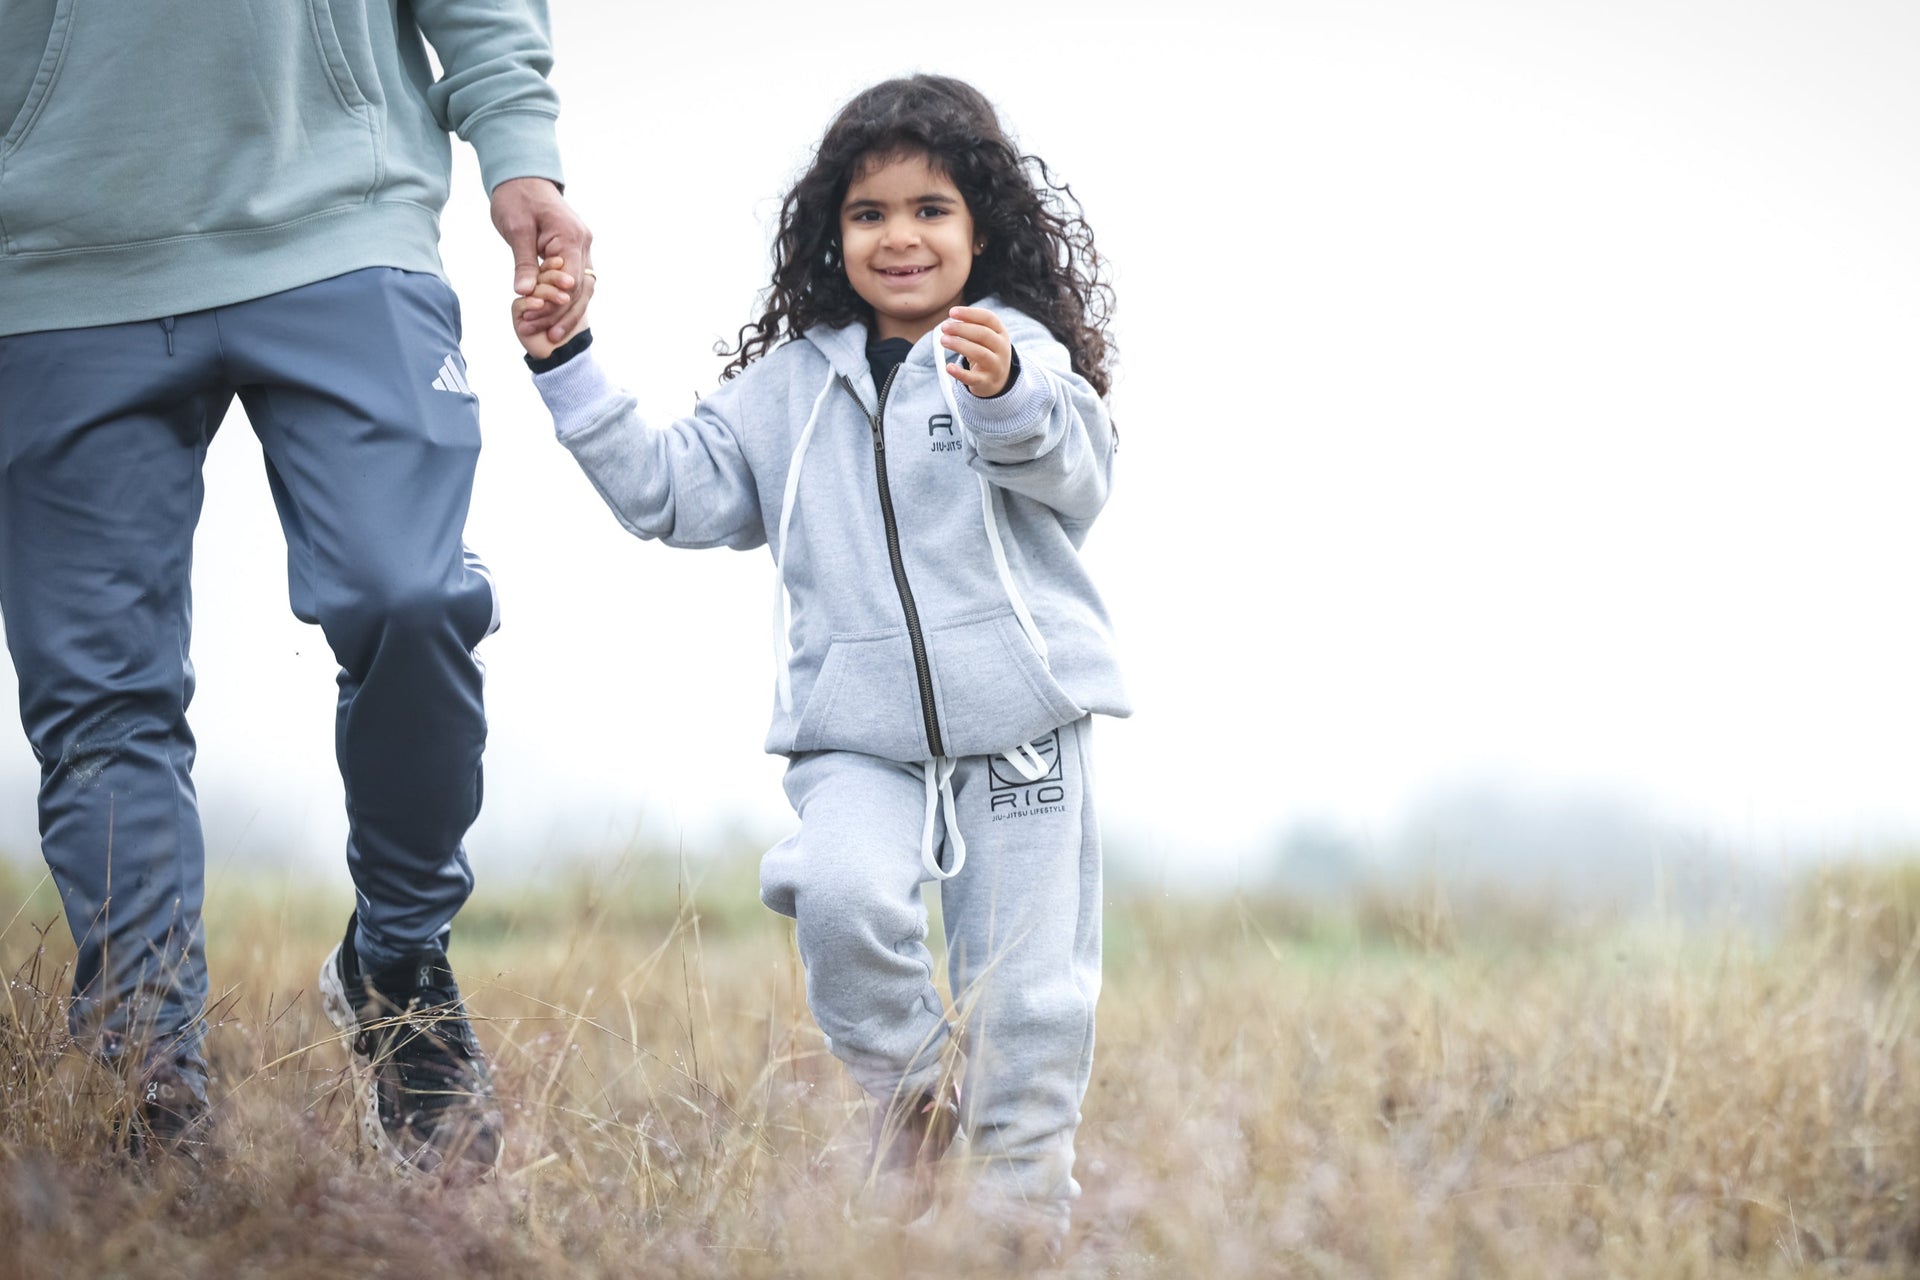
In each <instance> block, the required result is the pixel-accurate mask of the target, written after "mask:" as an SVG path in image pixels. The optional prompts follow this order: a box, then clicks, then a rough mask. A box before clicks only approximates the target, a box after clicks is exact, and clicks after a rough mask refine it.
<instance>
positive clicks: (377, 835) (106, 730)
mask: <svg viewBox="0 0 1920 1280" xmlns="http://www.w3.org/2000/svg"><path fill="white" fill-rule="evenodd" d="M459 342H460V316H459V304H458V301H457V299H456V298H455V296H454V293H453V291H452V290H451V289H450V288H449V287H448V286H447V285H446V283H445V282H444V281H442V280H440V279H438V278H437V277H434V276H428V275H420V274H414V273H409V272H403V271H398V270H393V269H388V268H373V269H369V270H365V271H356V272H352V273H350V274H348V275H343V276H339V277H336V278H333V279H330V280H322V281H319V282H318V283H315V284H311V285H306V286H303V287H301V288H297V289H291V290H288V291H286V292H284V293H278V294H273V295H270V296H268V297H264V298H259V299H256V300H253V301H249V302H242V303H237V304H234V305H232V306H225V307H218V308H214V309H212V310H209V311H201V312H196V313H193V314H189V315H181V316H176V317H170V318H168V319H167V320H164V321H144V322H140V323H134V324H118V325H106V326H100V327H96V328H85V329H67V330H53V331H47V332H40V333H28V334H20V335H15V336H11V337H0V613H4V617H5V622H6V638H7V645H8V648H9V650H10V651H11V653H12V657H13V662H14V666H15V668H16V670H17V671H18V673H19V678H20V716H21V722H22V724H23V725H24V727H25V729H26V733H27V737H28V740H29V741H30V742H31V744H32V747H33V750H34V754H35V755H36V757H37V758H38V759H39V762H40V770H41V772H40V797H39V804H40V834H41V841H42V848H43V851H44V853H45V855H46V859H47V863H48V865H49V866H50V867H51V868H52V871H53V876H54V880H55V883H56V884H57V885H58V887H59V890H60V895H61V899H62V903H63V906H64V909H65V912H66V917H67V923H68V925H69V927H70V928H71V929H72V931H73V935H74V939H75V941H76V942H77V943H78V945H79V962H78V966H77V969H76V972H75V975H74V995H75V1001H74V1006H73V1022H74V1027H75V1030H76V1032H78V1033H80V1034H81V1035H83V1036H86V1037H88V1038H90V1039H93V1040H94V1042H95V1043H96V1044H97V1045H98V1046H99V1047H100V1048H101V1049H102V1051H104V1052H105V1053H107V1054H108V1055H109V1056H111V1055H113V1054H114V1053H115V1052H117V1046H119V1045H121V1044H124V1043H126V1042H127V1040H128V1039H129V1038H130V1037H136V1036H137V1037H142V1038H151V1039H155V1040H158V1041H161V1042H163V1043H164V1046H166V1051H170V1052H172V1053H173V1054H174V1055H175V1056H179V1057H182V1058H192V1057H197V1050H198V1043H199V1038H200V1033H199V1018H200V1015H201V1012H202V1010H203V1008H204V1005H205V1002H206V993H207V974H206V961H205V958H204V954H203V947H202V938H203V930H202V927H201V920H200V910H201V893H202V884H203V878H204V867H203V864H204V860H205V859H204V847H203V844H202V839H201V832H200V820H199V813H198V810H197V808H196V804H195V798H194V788H193V781H192V769H193V756H194V740H193V734H192V733H191V731H190V730H189V729H188V726H187V706H188V703H189V702H190V701H191V700H192V698H193V663H192V660H191V659H190V657H189V652H188V650H189V645H188V639H189V631H190V629H191V623H192V603H191V599H190V588H189V570H190V567H191V564H192V551H193V532H194V526H195V524H196V523H197V521H198V520H199V516H200V506H201V496H202V487H201V484H202V478H201V464H202V462H203V460H204V459H205V456H206V450H207V446H208V443H209V442H210V441H211V439H212V437H213V434H214V432H215V430H216V429H217V428H218V426H219V424H220V421H221V419H222V418H223V417H224V416H225V414H226V411H227V408H228V406H229V404H230V403H231V402H232V399H233V398H234V397H235V396H238V397H239V398H240V403H241V405H242V407H243V408H244V409H245V410H246V415H247V418H248V421H249V422H250V423H251V424H252V426H253V430H254V432H255V434H256V435H257V436H258V437H259V439H260V444H261V447H262V449H263V451H264V453H265V456H266V463H267V479H268V483H269V485H270V486H271V488H272V492H273V498H274V502H275V505H276V506H277V508H278V510H279V514H280V522H281V526H282V528H283V530H284V532H285V534H286V540H287V577H288V587H289V593H290V596H291V601H292V605H293V612H294V613H295V615H297V616H298V617H299V618H301V619H302V620H303V621H306V622H311V623H318V624H319V626H320V627H321V629H322V631H323V632H324V633H325V635H326V639H327V643H328V644H329V645H330V646H331V647H332V650H333V653H334V656H335V658H336V659H337V660H338V662H339V664H340V676H339V690H340V694H339V717H338V722H337V728H336V753H337V755H338V759H339V764H340V773H341V778H342V780H343V782H344V784H345V792H346V806H347V816H348V824H349V834H348V840H347V863H348V867H349V869H350V871H351V873H352V876H353V881H354V885H355V890H356V898H357V905H358V908H359V911H360V919H361V937H360V945H361V949H362V954H363V955H364V956H367V957H369V959H370V961H371V962H373V963H379V962H380V961H382V960H384V959H390V958H397V957H398V956H399V955H401V954H404V953H406V952H408V951H412V950H416V949H418V948H420V947H421V946H424V945H427V944H429V943H431V942H434V941H436V940H438V939H440V938H442V937H443V936H444V935H445V932H446V930H447V927H448V923H449V922H450V921H451V920H452V919H453V916H454V914H455V912H457V911H458V910H459V909H460V907H461V905H462V904H463V903H464V902H465V901H466V898H467V895H468V893H469V892H470V890H471V888H472V884H473V876H472V872H471V870H470V869H469V867H468V864H467V857H466V852H465V849H464V848H463V846H462V839H463V837H464V836H465V834H466V831H467V828H468V827H469V826H470V825H471V824H472V822H473V820H474V818H475V817H476V816H477V815H478V813H479V810H480V793H481V785H480V756H481V750H482V747H483V745H484V743H485V739H486V720H485V715H484V712H483V710H482V704H481V670H480V667H479V664H478V662H477V661H476V659H475V658H474V655H473V649H474V647H475V646H476V645H477V644H478V643H479V642H480V640H481V638H482V637H484V636H485V635H487V634H488V633H489V632H490V631H491V630H492V629H493V628H494V627H495V626H496V625H497V624H498V621H499V618H498V612H497V609H496V605H495V599H494V593H493V586H492V582H491V580H490V578H489V577H488V576H487V573H486V571H485V569H484V568H483V567H482V566H480V564H479V562H478V561H477V560H475V559H474V558H473V557H472V556H471V555H470V554H469V553H468V552H467V551H466V548H465V545H464V543H463V540H462V533H463V529H464V526H465V524H466V518H467V506H468V500H469V497H470V495H471V493H472V488H473V474H474V464H475V461H476V459H477V457H478V454H479V449H480V428H479V417H478V407H477V402H476V400H475V399H474V397H473V395H472V393H471V392H470V391H469V390H468V388H467V385H466V379H465V372H464V367H463V365H462V363H461V359H460V355H459Z"/></svg>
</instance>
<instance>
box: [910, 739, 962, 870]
mask: <svg viewBox="0 0 1920 1280" xmlns="http://www.w3.org/2000/svg"><path fill="white" fill-rule="evenodd" d="M959 763H960V762H959V761H958V760H955V759H954V758H953V757H951V756H937V757H935V758H934V759H932V760H929V761H927V762H926V764H925V765H923V766H922V768H924V769H925V770H926V780H927V820H926V823H925V824H924V825H923V826H922V827H921V828H920V865H921V866H922V867H924V868H926V872H927V874H928V875H929V876H932V877H933V878H934V879H935V880H951V879H953V878H954V877H955V876H957V875H959V874H960V868H961V867H964V866H966V865H967V842H966V840H965V839H964V838H963V837H962V836H961V834H960V818H959V815H958V814H956V813H955V812H954V803H953V767H954V766H955V765H957V764H959ZM941 809H945V810H946V815H947V839H948V840H949V841H951V842H952V844H953V865H952V866H951V867H946V868H942V867H941V865H940V856H939V853H938V852H937V851H936V849H935V847H934V840H933V818H934V814H935V813H936V812H938V811H939V810H941Z"/></svg>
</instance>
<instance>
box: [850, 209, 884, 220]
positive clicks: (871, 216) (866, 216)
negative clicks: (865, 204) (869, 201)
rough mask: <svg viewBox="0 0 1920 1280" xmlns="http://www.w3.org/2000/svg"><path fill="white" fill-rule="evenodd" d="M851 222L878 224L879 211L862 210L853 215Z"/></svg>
mask: <svg viewBox="0 0 1920 1280" xmlns="http://www.w3.org/2000/svg"><path fill="white" fill-rule="evenodd" d="M853 220H854V221H855V222H878V221H880V211H879V210H878V209H862V210H860V212H858V213H856V214H854V215H853Z"/></svg>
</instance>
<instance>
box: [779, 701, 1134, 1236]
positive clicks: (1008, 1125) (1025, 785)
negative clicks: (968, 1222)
mask: <svg viewBox="0 0 1920 1280" xmlns="http://www.w3.org/2000/svg"><path fill="white" fill-rule="evenodd" d="M1088 737H1089V735H1088V722H1087V721H1086V720H1081V721H1078V722H1076V723H1074V724H1070V725H1066V726H1064V727H1062V728H1061V729H1059V730H1057V731H1056V732H1055V733H1054V734H1052V735H1050V736H1049V737H1048V738H1046V739H1042V740H1041V741H1040V742H1039V743H1036V744H1035V745H1036V747H1038V748H1039V750H1040V751H1041V753H1042V755H1043V756H1044V757H1047V758H1048V762H1049V763H1050V764H1051V766H1052V768H1051V770H1050V772H1049V773H1048V774H1047V775H1046V776H1045V777H1044V778H1042V779H1040V780H1039V781H1037V782H1028V781H1025V780H1024V779H1022V778H1021V776H1020V775H1019V774H1018V773H1016V772H1015V771H1014V770H1013V769H1012V768H1011V767H1010V766H1009V765H1008V764H1007V762H1006V761H1005V760H1003V759H1001V758H1000V757H998V756H973V757H968V758H966V759H964V760H961V761H960V762H959V764H958V766H957V768H956V769H955V771H954V775H953V790H954V799H955V802H956V806H955V807H956V812H957V814H958V817H959V824H960V831H961V835H962V836H963V837H964V839H965V841H966V847H967V856H966V862H965V864H964V866H963V867H962V868H961V870H960V872H959V874H958V875H955V876H954V877H952V878H951V879H948V880H944V881H941V882H940V888H941V909H942V913H943V916H944V919H945V923H946V932H947V952H948V955H947V976H948V981H949V984H950V986H951V989H952V991H953V995H954V1003H955V1007H956V1011H957V1013H958V1015H959V1018H958V1024H957V1025H954V1026H950V1025H949V1023H948V1021H947V1017H946V1014H945V1011H944V1009H943V1007H942V1004H941V999H940V994H939V992H938V991H937V990H936V989H935V988H934V983H933V957H932V955H931V954H930V953H929V952H928V950H927V946H926V936H927V914H926V907H925V905H924V904H923V902H922V900H921V897H920V885H921V882H922V881H923V880H925V879H927V878H928V877H927V873H926V872H925V871H924V870H923V868H922V864H921V857H920V849H921V833H922V823H923V821H924V818H925V814H926V788H925V782H924V778H923V774H922V771H921V768H920V767H919V766H917V765H902V764H897V763H894V762H892V761H888V760H882V759H878V758H876V757H873V756H865V755H858V754H855V753H852V752H844V751H828V752H814V753H809V754H806V755H801V756H797V757H795V758H794V760H793V761H792V763H791V764H790V765H789V766H788V768H787V777H786V789H787V796H788V798H789V799H790V800H791V801H792V802H793V807H794V810H795V811H796V812H797V813H798V814H799V815H800V830H799V832H798V833H797V834H796V835H794V836H793V837H792V838H790V839H788V840H785V841H783V842H782V843H780V844H779V845H776V846H775V847H774V848H773V849H771V850H769V851H768V853H767V855H766V857H765V858H764V859H763V860H762V862H761V867H760V895H761V899H762V901H764V902H765V903H766V904H767V905H768V906H769V907H771V908H773V909H774V910H775V911H778V912H781V913H782V914H784V915H789V916H792V917H794V920H795V922H796V926H797V933H798V937H799V945H800V956H801V960H802V962H803V963H804V964H805V966H806V975H807V1002H808V1004H809V1006H810V1007H811V1008H812V1010H813V1016H814V1018H815V1020H816V1021H818V1022H819V1024H820V1029H821V1030H822V1031H824V1032H825V1033H826V1035H827V1037H828V1039H829V1041H830V1043H831V1046H832V1049H833V1052H834V1054H835V1056H836V1057H838V1058H839V1059H840V1060H841V1061H842V1062H844V1063H846V1065H847V1067H848V1069H849V1070H850V1071H851V1072H852V1073H853V1076H854V1078H855V1079H856V1080H857V1081H859V1083H860V1085H861V1087H862V1088H864V1089H865V1090H866V1091H867V1092H868V1093H869V1094H871V1095H873V1096H874V1097H875V1098H876V1099H879V1100H881V1101H882V1102H886V1101H888V1100H891V1099H893V1098H895V1097H899V1098H902V1099H907V1098H912V1097H915V1096H918V1095H920V1094H923V1093H925V1092H927V1091H929V1090H930V1089H932V1088H933V1087H934V1085H935V1084H936V1083H937V1081H938V1078H939V1076H940V1072H941V1067H942V1061H941V1059H942V1055H943V1053H947V1052H949V1040H950V1039H951V1037H953V1036H954V1035H955V1034H958V1035H959V1036H960V1037H961V1044H962V1046H963V1048H964V1050H965V1052H966V1055H967V1073H966V1078H965V1081H964V1083H963V1086H962V1093H961V1100H962V1111H963V1113H964V1116H965V1121H966V1132H967V1135H968V1138H969V1147H970V1154H971V1157H972V1159H973V1160H974V1161H976V1162H978V1165H979V1175H980V1180H979V1183H978V1185H977V1189H976V1191H975V1202H976V1205H977V1206H978V1207H980V1208H983V1209H985V1210H987V1211H989V1212H1005V1211H1007V1210H1009V1209H1011V1210H1013V1211H1014V1213H1015V1214H1024V1215H1026V1216H1029V1217H1031V1218H1033V1219H1035V1220H1037V1221H1042V1222H1046V1223H1049V1224H1055V1225H1058V1226H1060V1227H1062V1228H1064V1226H1065V1223H1066V1218H1067V1214H1068V1207H1069V1202H1070V1200H1071V1199H1072V1197H1073V1196H1074V1195H1077V1194H1078V1192H1079V1188H1078V1186H1077V1184H1075V1183H1074V1181H1073V1178H1072V1170H1073V1137H1074V1130H1075V1128H1076V1127H1077V1126H1078V1124H1079V1122H1080V1103H1081V1100H1082V1098H1084V1097H1085V1096H1086V1091H1087V1079H1088V1076H1089V1074H1090V1072H1091V1070H1092V1066H1093V1012H1094V1004H1095V1002H1096V1001H1097V1000H1098V999H1099V995H1100V905H1101V898H1100V833H1099V827H1098V825H1097V823H1096V821H1095V818H1094V811H1093V787H1092V785H1091V779H1090V775H1089V758H1088ZM938 821H940V822H941V823H942V824H944V814H943V815H942V816H941V818H940V819H939V820H938ZM946 834H947V833H946V832H945V830H944V825H942V826H941V827H940V828H939V829H938V830H937V831H936V838H937V839H939V840H940V841H941V842H942V843H943V844H945V843H947V842H946ZM940 862H941V865H942V866H951V865H952V861H951V847H950V845H949V846H948V852H947V853H946V854H945V855H943V856H942V857H941V859H940Z"/></svg>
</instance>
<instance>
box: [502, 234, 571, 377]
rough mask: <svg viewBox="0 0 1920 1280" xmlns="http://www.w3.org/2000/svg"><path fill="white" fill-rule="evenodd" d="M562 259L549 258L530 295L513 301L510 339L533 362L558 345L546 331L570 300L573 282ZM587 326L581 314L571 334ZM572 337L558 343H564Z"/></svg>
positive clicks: (569, 335)
mask: <svg viewBox="0 0 1920 1280" xmlns="http://www.w3.org/2000/svg"><path fill="white" fill-rule="evenodd" d="M566 265H567V263H566V259H564V258H549V259H548V260H547V261H546V262H544V263H542V264H541V265H540V274H539V276H538V277H537V278H536V279H535V281H534V285H533V292H532V293H531V294H529V295H528V296H527V297H524V298H515V299H514V300H513V336H514V337H516V338H518V339H520V345H521V346H523V347H525V348H526V349H527V354H528V355H530V356H532V357H533V358H534V359H535V360H543V359H545V358H546V357H548V356H550V355H552V354H553V352H554V348H556V347H558V346H559V345H560V342H555V341H553V340H552V339H550V338H549V337H547V327H548V325H549V324H551V323H552V317H553V316H554V314H555V313H556V311H557V310H559V309H560V308H564V307H565V306H566V305H567V303H568V302H569V301H571V300H572V297H573V293H572V290H573V286H574V283H575V281H574V278H573V276H572V275H570V274H569V273H568V272H567V271H566V269H565V268H566ZM586 326H587V317H586V316H585V315H584V314H582V315H581V317H580V323H579V324H578V325H577V326H575V329H574V332H576V333H577V332H578V331H579V330H580V329H584V328H586ZM572 336H573V333H568V334H567V335H566V337H563V338H562V339H561V342H565V341H566V339H567V338H571V337H572Z"/></svg>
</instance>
